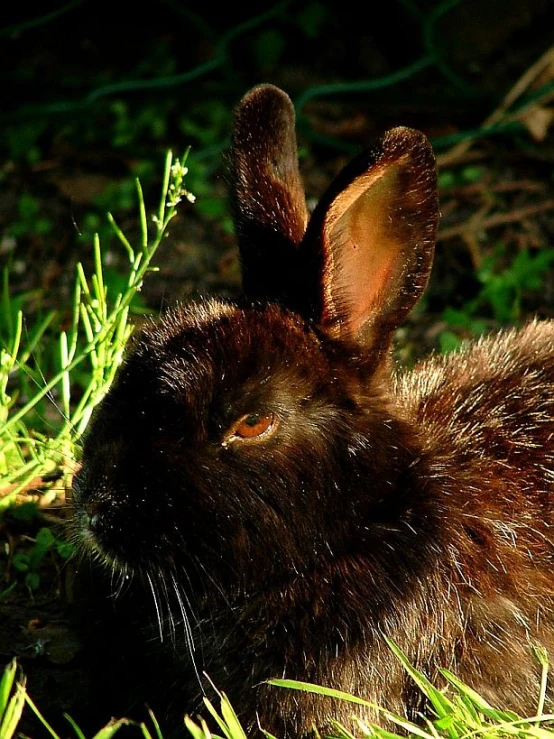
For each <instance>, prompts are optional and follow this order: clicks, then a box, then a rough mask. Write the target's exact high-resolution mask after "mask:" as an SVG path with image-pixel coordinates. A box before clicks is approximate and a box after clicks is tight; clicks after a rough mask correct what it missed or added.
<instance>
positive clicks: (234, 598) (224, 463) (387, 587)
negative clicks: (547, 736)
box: [75, 86, 554, 736]
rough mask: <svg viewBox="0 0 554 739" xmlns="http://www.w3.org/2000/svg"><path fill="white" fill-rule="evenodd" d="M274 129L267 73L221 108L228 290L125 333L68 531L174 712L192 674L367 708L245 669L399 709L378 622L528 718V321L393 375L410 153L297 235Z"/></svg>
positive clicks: (552, 381)
mask: <svg viewBox="0 0 554 739" xmlns="http://www.w3.org/2000/svg"><path fill="white" fill-rule="evenodd" d="M291 127H292V114H291V109H290V104H289V103H288V102H287V99H286V98H285V96H284V95H283V93H280V91H277V90H276V89H275V88H271V87H267V86H266V87H262V88H258V89H256V90H254V91H253V92H252V93H250V95H249V96H247V97H246V98H245V100H244V101H243V103H242V104H241V107H240V108H239V112H238V114H237V124H236V129H235V139H234V144H233V155H232V161H233V171H234V197H235V207H236V211H237V213H236V223H237V230H238V236H239V243H240V246H241V255H242V260H243V272H244V281H245V297H244V299H242V300H241V301H238V302H226V301H219V300H210V301H206V302H205V303H202V304H199V305H194V304H193V305H189V306H186V307H182V308H178V309H176V310H175V311H173V312H172V313H170V314H169V315H168V316H166V317H165V318H164V319H162V320H161V321H160V322H158V323H154V324H152V325H151V326H149V327H148V328H146V329H145V330H144V331H143V332H142V333H141V335H140V337H139V338H138V340H137V342H136V343H135V346H134V348H133V350H132V352H131V353H130V355H129V357H128V359H127V361H126V363H125V365H124V367H123V368H122V370H121V371H120V374H119V378H118V380H117V382H116V384H115V385H114V387H113V388H112V390H111V391H110V393H109V395H108V396H107V398H106V400H105V401H104V403H103V405H102V407H101V409H100V411H99V413H98V414H97V416H96V418H95V419H94V421H93V424H92V426H91V430H90V433H89V434H88V436H87V439H86V442H85V449H84V462H83V468H82V471H81V472H80V474H79V476H78V478H77V481H76V485H75V501H76V516H75V525H76V529H77V532H78V534H79V537H80V539H81V540H82V541H83V542H85V543H87V544H89V545H90V546H91V547H92V549H93V550H94V551H95V552H96V553H97V554H99V555H100V557H101V559H102V560H104V561H105V562H107V563H108V564H109V565H110V566H111V567H112V568H114V569H115V570H116V571H120V572H122V573H124V574H128V573H130V574H133V575H135V576H136V577H137V579H138V580H139V581H142V582H143V583H144V585H145V586H146V591H147V590H148V589H150V590H151V591H152V592H153V593H154V596H155V600H156V602H157V606H156V607H157V609H158V620H159V622H160V628H161V630H162V632H165V633H166V634H168V635H170V636H171V637H172V638H168V639H167V640H166V642H165V645H164V646H163V647H162V648H160V649H161V650H163V651H164V655H163V659H164V660H165V659H167V662H168V664H169V667H168V668H167V672H166V673H164V674H165V676H166V678H165V679H166V680H167V683H168V689H167V692H168V694H169V695H168V696H167V697H168V702H169V703H171V704H172V705H173V707H174V708H175V709H176V710H178V711H182V712H184V711H189V712H191V711H192V712H194V711H196V710H200V709H201V700H200V698H201V694H202V693H201V688H200V684H201V683H202V684H203V685H204V687H206V686H207V685H208V683H207V681H206V680H205V679H204V678H201V677H200V676H201V675H202V673H203V672H204V671H205V672H206V673H207V675H208V676H209V678H210V679H211V680H213V682H214V684H215V685H216V686H217V687H218V688H220V689H222V690H224V691H225V692H226V693H227V694H228V695H229V696H230V698H231V701H232V703H233V704H234V706H235V708H236V709H237V711H238V713H239V716H240V717H241V718H242V719H243V721H244V723H245V726H246V727H247V729H249V730H250V729H255V728H256V726H257V722H258V720H259V723H260V725H261V726H262V727H263V728H265V729H267V730H269V731H272V732H273V733H275V734H276V735H277V736H284V735H285V734H287V735H290V736H294V735H299V734H300V735H302V734H305V733H307V732H309V731H310V729H311V727H312V725H313V724H315V725H316V726H318V727H320V728H325V727H328V726H329V722H330V721H331V720H332V719H333V718H337V719H341V720H343V721H345V722H346V723H348V724H349V725H351V726H352V723H351V719H350V716H351V714H353V713H356V714H357V715H360V716H362V717H364V718H371V719H377V720H380V721H383V718H382V717H378V715H377V714H376V713H374V712H372V711H368V710H366V709H364V708H361V707H359V706H354V705H349V704H345V703H340V702H338V701H332V700H330V699H323V698H320V697H316V696H310V695H308V694H305V693H297V692H290V691H285V690H282V689H278V688H275V687H270V686H267V685H265V684H263V681H264V680H266V679H268V678H271V677H288V678H294V679H298V680H306V681H310V682H316V683H321V684H324V685H327V686H330V687H333V688H337V689H340V690H345V691H350V692H354V693H356V694H358V695H360V696H361V697H364V698H367V699H368V700H370V701H374V702H375V703H378V704H382V705H384V706H386V707H387V708H388V709H389V710H392V711H396V712H398V713H401V714H404V715H408V716H413V715H414V714H415V713H416V712H417V711H418V710H420V709H421V708H422V699H421V696H420V695H419V693H418V692H417V690H416V689H415V687H414V686H413V684H412V682H411V680H410V678H409V677H408V676H407V675H406V673H405V672H404V671H403V669H402V667H401V666H400V664H399V663H398V662H397V660H396V659H395V658H394V656H393V655H392V653H391V651H390V649H389V647H388V646H387V645H386V643H385V641H384V639H383V636H386V637H389V638H391V639H392V640H393V641H394V642H396V644H397V645H398V646H399V647H400V648H401V649H402V650H403V651H404V652H405V653H406V654H407V656H408V657H409V658H410V660H411V661H412V662H413V663H414V664H415V666H416V667H418V668H419V669H422V670H423V671H424V672H425V673H427V674H428V675H429V677H430V678H431V679H436V678H438V677H439V675H438V668H439V667H449V668H451V669H452V670H454V671H455V672H456V673H457V674H458V676H459V677H460V678H462V679H463V680H467V681H468V682H470V683H471V684H472V685H473V687H474V688H475V689H477V690H479V691H481V692H482V693H483V694H484V696H485V697H487V698H489V699H490V700H491V701H493V702H496V703H501V704H502V707H505V708H506V707H510V708H514V709H516V710H520V711H522V712H529V713H532V712H533V710H534V709H535V707H536V702H537V700H538V691H539V682H540V668H539V666H538V665H537V663H536V662H535V660H534V658H533V655H532V653H531V645H532V644H534V643H538V644H542V645H544V646H546V647H547V648H548V649H550V650H551V651H552V653H554V614H552V608H553V606H554V567H553V564H554V544H553V542H552V540H551V526H552V524H553V522H554V324H553V323H548V322H544V323H533V324H530V325H529V326H528V327H527V328H525V329H522V330H521V331H520V332H519V333H517V332H507V333H505V334H502V335H500V336H497V337H493V338H490V339H483V340H481V341H480V342H478V343H476V344H475V345H473V346H471V347H469V348H468V349H466V350H464V351H463V352H460V353H456V354H453V355H451V356H449V357H448V358H446V359H444V358H435V359H431V360H429V361H427V362H424V363H422V364H421V365H419V366H418V367H416V369H414V370H413V371H410V372H406V373H404V374H401V375H399V376H396V375H395V374H394V373H393V372H392V371H391V361H390V352H389V349H390V344H391V340H392V335H393V333H394V330H395V328H396V327H397V326H398V324H399V323H400V321H401V320H402V318H403V317H404V316H405V315H406V314H407V313H408V312H409V310H410V309H411V307H412V306H413V304H414V303H415V302H416V301H417V299H418V297H419V296H420V295H421V292H422V291H423V289H424V287H425V284H426V281H427V276H428V273H429V269H430V264H431V256H432V250H433V244H434V236H435V230H436V221H437V215H438V208H437V203H436V191H435V185H434V168H433V160H432V156H431V154H430V151H429V148H428V146H427V144H426V143H425V141H424V140H423V138H422V137H421V136H420V135H419V134H417V133H415V132H410V131H406V130H405V129H398V130H396V131H394V132H390V133H389V134H387V136H386V137H385V138H384V139H383V140H382V141H381V142H380V144H378V145H377V146H376V147H374V148H373V149H372V150H369V152H367V153H366V154H364V155H362V156H361V157H360V158H359V159H358V160H355V162H354V163H352V165H350V167H349V168H347V170H345V172H344V173H343V174H342V175H340V176H339V178H338V179H337V181H336V182H335V183H334V185H332V186H331V188H330V190H329V192H328V193H327V194H326V196H324V198H323V199H322V202H321V203H320V205H319V206H318V209H316V211H315V212H314V214H313V216H312V218H311V219H310V221H309V224H308V227H307V230H306V219H307V216H306V214H305V212H304V209H303V208H304V206H303V205H302V203H301V202H300V200H299V197H300V196H299V176H298V172H297V165H296V149H295V145H294V144H291V140H290V135H291ZM268 140H269V143H268ZM293 161H294V163H293ZM304 232H306V233H305V235H304ZM366 244H369V245H370V247H371V248H369V247H368V246H367V245H366ZM262 247H263V248H262ZM287 266H288V268H287V269H285V267H287ZM146 591H145V595H144V597H145V598H146V597H147V595H148V593H147V592H146ZM152 613H154V609H153V606H152ZM162 661H163V660H162ZM159 679H160V681H161V680H162V679H164V675H161V676H160V678H159Z"/></svg>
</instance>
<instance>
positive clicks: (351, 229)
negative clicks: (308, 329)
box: [302, 128, 439, 352]
mask: <svg viewBox="0 0 554 739" xmlns="http://www.w3.org/2000/svg"><path fill="white" fill-rule="evenodd" d="M438 213H439V210H438V201H437V190H436V170H435V162H434V157H433V153H432V151H431V147H430V146H429V144H428V142H427V140H426V138H425V136H424V135H423V134H421V133H420V132H418V131H413V130H411V129H405V128H397V129H393V130H392V131H389V132H388V133H387V134H386V135H385V136H384V137H383V138H382V139H381V140H380V141H378V142H377V143H376V145H375V146H373V147H372V148H371V149H369V150H368V151H366V152H364V153H363V154H362V155H360V156H359V157H358V158H357V159H355V160H354V161H353V162H352V163H351V164H350V165H348V166H347V167H346V168H345V169H344V170H343V171H342V172H341V173H340V174H339V176H338V177H337V179H336V180H335V181H334V182H333V184H332V185H331V187H330V188H329V190H328V191H327V193H326V194H325V195H324V197H323V198H322V200H321V201H320V203H319V205H318V207H317V208H316V210H315V211H314V214H313V217H312V219H311V221H310V224H309V226H308V230H307V233H306V236H305V239H304V242H303V244H302V251H303V256H304V263H305V264H306V265H307V266H306V268H305V274H306V276H307V278H308V279H307V280H306V284H307V285H308V288H307V292H306V295H307V296H308V299H310V300H311V301H312V303H311V306H310V307H309V308H308V309H309V310H311V313H312V316H313V318H314V319H315V320H316V321H317V322H318V323H319V324H320V325H321V326H322V327H323V328H324V329H325V330H326V331H327V332H329V333H331V334H332V335H334V336H336V337H337V338H341V339H349V340H354V341H356V342H358V343H363V344H364V345H366V346H367V347H368V348H371V349H372V350H373V351H375V352H386V350H387V349H388V348H389V346H390V342H391V339H392V335H393V333H394V331H395V330H396V328H397V327H398V326H399V325H400V323H401V322H402V320H403V319H404V318H405V317H406V315H407V314H408V313H409V312H410V310H411V309H412V308H413V306H414V305H415V303H416V302H417V300H418V299H419V298H420V296H421V294H422V293H423V291H424V289H425V286H426V284H427V280H428V277H429V273H430V270H431V264H432V258H433V252H434V245H435V239H436V230H437V224H438ZM310 280H311V283H310ZM314 281H315V282H314Z"/></svg>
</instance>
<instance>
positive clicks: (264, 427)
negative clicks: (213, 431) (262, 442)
mask: <svg viewBox="0 0 554 739" xmlns="http://www.w3.org/2000/svg"><path fill="white" fill-rule="evenodd" d="M276 428H277V419H276V418H275V415H274V414H273V413H248V414H247V415H246V416H242V417H241V418H239V420H238V421H236V423H234V424H233V426H231V428H230V429H229V433H228V434H227V436H226V440H225V442H226V443H228V442H229V441H232V440H233V439H234V440H244V441H250V440H251V441H257V440H258V439H261V438H262V437H264V438H265V437H267V436H269V435H271V434H272V433H273V431H275V429H276Z"/></svg>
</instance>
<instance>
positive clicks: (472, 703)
mask: <svg viewBox="0 0 554 739" xmlns="http://www.w3.org/2000/svg"><path fill="white" fill-rule="evenodd" d="M389 647H390V648H391V650H392V651H393V652H394V653H395V655H396V657H397V658H398V659H399V660H400V661H401V663H402V664H403V666H404V669H405V670H406V671H407V672H408V674H409V675H410V677H411V678H412V679H413V681H414V682H415V684H416V685H417V687H418V689H419V690H420V691H421V693H422V694H423V695H424V696H425V698H426V700H427V702H428V705H429V707H430V714H429V716H428V717H426V718H424V717H421V721H420V722H419V723H414V722H412V721H408V720H407V719H405V718H403V717H401V716H396V715H395V714H392V713H390V712H389V711H387V710H386V708H383V707H380V706H373V705H372V704H370V703H368V702H367V701H366V700H364V699H363V698H361V697H359V696H355V695H349V694H347V693H342V692H340V691H337V690H331V689H328V688H325V687H322V686H317V685H310V684H308V683H300V682H295V681H293V680H272V681H270V682H271V684H272V685H275V686H277V687H281V688H283V689H284V690H304V691H309V692H311V693H314V694H315V695H320V696H327V697H330V698H337V699H339V700H342V701H346V702H349V703H352V704H353V705H356V704H357V705H363V706H369V707H371V708H375V709H376V710H377V712H378V713H380V714H381V715H383V717H385V718H386V719H387V720H388V721H390V722H392V723H393V725H396V726H397V727H398V733H395V732H391V731H388V730H385V729H382V728H381V727H380V726H379V725H377V724H366V723H364V722H362V721H360V720H359V721H358V730H357V731H356V734H355V735H354V734H352V733H351V732H350V731H349V730H347V729H346V728H345V727H344V726H342V725H341V724H340V723H338V722H337V723H336V724H334V725H333V727H332V732H331V734H330V735H329V736H330V737H331V736H332V737H334V738H335V739H355V737H356V738H359V739H363V738H364V737H375V739H401V737H406V736H408V737H412V738H413V739H467V738H468V737H481V736H483V737H490V738H491V739H500V738H501V737H502V738H504V737H517V738H518V739H553V738H554V729H550V728H549V726H550V725H551V722H552V721H554V715H549V714H545V713H543V708H544V701H545V695H546V687H547V671H548V661H547V658H546V654H545V653H544V652H543V651H541V650H537V652H536V656H537V660H538V661H539V663H540V664H541V666H542V685H541V691H540V694H539V695H538V696H537V714H536V716H532V717H521V716H518V715H517V714H515V713H513V712H512V711H503V710H500V709H498V708H496V707H494V706H491V705H490V704H489V703H488V702H487V701H486V700H485V699H484V698H482V697H481V696H480V695H478V694H477V693H476V692H475V691H474V690H472V689H471V687H469V686H468V685H465V684H464V683H463V682H461V681H460V680H458V678H457V677H456V676H455V675H453V674H452V673H451V672H449V671H448V670H443V671H442V674H443V677H444V678H445V679H446V681H447V684H448V689H447V690H438V689H437V688H436V687H434V686H433V685H432V684H431V683H430V682H429V680H428V679H427V678H426V677H425V676H424V675H423V674H422V673H421V672H419V671H418V670H416V669H414V667H413V666H412V665H410V663H409V661H408V660H407V659H406V656H405V655H404V654H403V653H402V652H401V651H400V650H399V649H398V648H397V647H396V646H395V645H394V644H392V643H390V642H389ZM16 673H17V667H16V664H15V662H12V663H11V664H10V665H9V666H8V667H7V668H6V670H5V671H4V676H3V678H2V681H1V683H0V736H1V737H2V739H12V737H14V736H15V732H16V729H17V725H18V722H19V720H20V718H21V715H22V712H23V709H24V706H25V704H27V705H28V706H29V708H30V709H31V710H32V711H33V712H34V714H35V715H36V716H37V717H38V718H39V720H40V721H41V723H42V724H43V726H44V727H45V728H46V730H47V732H48V734H49V735H50V736H51V737H52V739H59V737H58V735H57V733H56V732H55V731H54V729H52V727H51V726H50V725H49V724H48V722H47V721H46V720H45V719H44V718H43V717H42V715H41V713H40V711H39V709H38V708H37V707H36V706H35V704H34V703H33V701H32V699H31V698H30V697H29V695H28V694H27V692H26V689H25V680H24V678H21V677H20V678H19V680H18V681H17V682H16ZM219 699H220V700H219V708H217V707H215V706H214V705H213V703H212V702H211V701H210V700H208V699H207V698H206V699H205V704H206V709H207V714H208V715H209V716H210V717H211V724H212V726H214V727H217V730H218V732H220V733H217V734H214V733H213V732H212V729H211V728H210V727H209V726H208V724H207V722H206V721H205V720H204V719H200V720H195V719H193V718H191V717H189V716H185V717H184V724H185V726H186V728H187V730H188V733H189V734H190V735H191V736H192V739H212V738H213V739H246V734H245V732H244V730H243V728H242V726H241V724H240V721H239V720H238V718H237V715H236V713H235V711H234V710H233V707H232V706H231V704H230V703H229V700H228V699H227V697H226V696H225V695H224V694H220V695H219ZM66 718H67V720H68V722H69V724H70V725H71V727H72V729H73V731H74V735H75V737H77V739H85V737H84V735H83V733H82V732H81V731H80V729H79V727H78V726H77V725H76V724H75V722H74V721H72V719H71V718H70V717H69V716H66ZM150 722H151V727H149V726H147V725H146V724H145V723H141V724H135V725H136V726H137V737H139V736H140V735H141V734H142V736H143V737H144V739H163V737H162V732H161V731H160V728H159V725H158V723H157V721H156V718H155V716H153V715H152V714H150ZM132 723H133V722H130V721H128V720H125V719H121V720H114V721H111V722H110V723H109V724H108V725H107V726H105V727H104V728H103V729H101V730H100V731H99V732H97V733H96V734H95V735H94V738H93V739H110V738H111V737H112V736H114V735H115V734H116V733H117V731H118V730H119V729H120V728H121V727H122V726H126V725H130V724H132ZM266 736H267V737H268V739H275V738H274V737H272V736H271V735H270V734H267V733H266Z"/></svg>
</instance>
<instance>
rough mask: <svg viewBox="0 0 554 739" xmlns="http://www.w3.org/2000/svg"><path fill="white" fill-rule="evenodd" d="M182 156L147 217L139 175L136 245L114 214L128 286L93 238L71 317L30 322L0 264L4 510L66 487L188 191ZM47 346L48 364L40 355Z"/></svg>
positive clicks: (169, 166)
mask: <svg viewBox="0 0 554 739" xmlns="http://www.w3.org/2000/svg"><path fill="white" fill-rule="evenodd" d="M185 161H186V156H185V157H184V160H183V161H182V162H181V161H180V160H179V159H174V158H173V156H172V154H171V153H168V154H167V156H166V161H165V169H164V175H163V184H162V193H161V197H160V202H159V206H158V209H157V211H156V213H154V214H153V215H152V216H151V217H150V218H149V217H148V214H147V211H146V207H145V204H144V199H143V194H142V188H141V186H140V182H139V181H138V180H137V181H136V194H137V200H138V209H139V223H140V241H139V245H138V247H133V246H132V245H131V244H130V243H129V241H128V239H127V237H126V236H125V234H124V233H123V232H122V230H121V229H120V228H119V226H118V224H117V222H116V220H115V219H114V217H113V216H112V215H111V214H108V220H109V223H110V226H111V229H112V231H113V233H114V234H115V235H116V237H117V239H118V241H119V244H120V246H121V248H122V249H124V251H125V252H126V254H127V257H128V265H129V266H128V273H127V275H126V280H125V284H124V287H123V289H122V291H121V292H118V293H117V294H116V296H115V297H114V298H111V297H110V295H109V292H108V289H107V286H106V284H105V280H104V274H103V265H102V250H101V245H100V239H99V237H98V236H97V235H96V237H95V238H94V244H93V249H94V271H93V273H92V275H91V276H90V277H87V275H86V274H85V270H84V268H83V266H82V264H79V265H78V266H77V275H76V280H75V287H74V293H73V304H72V308H71V313H70V319H69V321H68V323H69V326H68V327H67V328H66V327H64V325H63V323H64V318H63V317H60V316H58V315H56V314H55V313H54V312H50V313H48V314H47V315H46V316H42V317H40V318H38V319H37V320H36V322H35V323H34V325H31V326H29V325H28V324H27V323H26V321H25V320H24V314H23V309H22V300H21V298H20V297H19V298H13V297H12V296H11V295H10V290H9V280H8V271H7V269H6V270H4V276H3V282H2V292H1V295H0V305H1V310H0V315H1V319H0V510H5V509H6V508H8V507H10V506H11V505H12V504H13V503H14V501H15V500H16V499H17V497H18V495H19V494H20V493H22V492H25V491H29V490H39V491H44V490H46V489H48V487H49V485H48V482H49V481H50V480H55V481H56V482H57V483H59V480H60V479H62V485H63V484H64V483H66V482H67V481H68V479H69V477H70V476H71V474H72V473H73V471H74V469H75V466H76V464H77V463H78V459H79V440H80V438H81V436H82V434H83V433H84V431H85V429H86V427H87V424H88V422H89V420H90V417H91V415H92V412H93V410H94V408H95V407H96V406H97V405H98V403H99V402H100V401H101V400H102V398H103V397H104V395H105V394H106V392H107V390H108V388H109V387H110V385H111V383H112V381H113V379H114V376H115V374H116V372H117V369H118V367H119V365H120V364H121V361H122V356H123V352H124V349H125V346H126V344H127V341H128V340H129V337H130V335H131V333H132V330H133V327H132V323H131V321H130V309H131V304H132V302H133V299H134V298H135V296H136V295H137V293H138V291H140V289H141V286H142V283H143V280H144V277H145V275H146V274H147V273H148V272H149V271H153V270H155V267H153V266H152V264H151V262H152V258H153V257H154V254H155V253H156V250H157V248H158V246H159V245H160V243H161V241H162V239H163V238H164V235H165V234H166V232H167V228H168V225H169V223H170V221H171V219H172V218H173V217H174V215H175V213H176V208H177V205H178V203H179V201H180V199H181V198H182V197H188V198H192V196H191V195H190V193H189V192H188V191H187V190H186V188H185V186H184V177H185V175H186V173H187V168H186V166H185ZM44 346H47V347H48V349H49V351H50V354H49V355H48V356H44V354H42V356H43V359H44V364H45V366H47V367H51V368H53V371H52V375H51V376H47V375H46V372H45V370H44V369H43V367H42V366H41V363H40V360H38V361H37V357H40V356H41V352H40V351H39V347H40V348H41V350H42V349H43V347H44Z"/></svg>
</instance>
